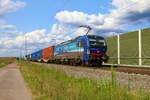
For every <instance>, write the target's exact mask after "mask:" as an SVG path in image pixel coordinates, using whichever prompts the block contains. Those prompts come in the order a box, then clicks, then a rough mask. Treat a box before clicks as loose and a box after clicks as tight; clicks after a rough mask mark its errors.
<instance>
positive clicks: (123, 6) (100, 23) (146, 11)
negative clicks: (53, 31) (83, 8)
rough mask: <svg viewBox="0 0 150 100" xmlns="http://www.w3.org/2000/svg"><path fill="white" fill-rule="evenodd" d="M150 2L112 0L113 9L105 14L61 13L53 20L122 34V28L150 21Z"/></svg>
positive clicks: (147, 0) (145, 0) (149, 0)
mask: <svg viewBox="0 0 150 100" xmlns="http://www.w3.org/2000/svg"><path fill="white" fill-rule="evenodd" d="M149 5H150V0H112V6H114V9H112V10H110V12H109V13H107V14H98V15H96V14H95V15H94V14H92V15H90V14H87V13H84V12H79V11H66V10H65V11H61V12H58V13H57V14H56V16H55V18H56V19H57V20H58V21H59V22H60V23H65V24H68V25H76V26H80V25H89V26H91V27H92V28H93V29H94V30H96V31H99V32H101V33H103V32H122V31H124V26H125V25H129V24H135V23H138V22H140V23H141V22H144V21H145V20H146V21H148V20H149V19H150V6H149Z"/></svg>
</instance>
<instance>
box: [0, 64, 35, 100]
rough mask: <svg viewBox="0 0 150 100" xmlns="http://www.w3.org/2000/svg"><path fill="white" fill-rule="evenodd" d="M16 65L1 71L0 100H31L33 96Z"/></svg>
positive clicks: (8, 66)
mask: <svg viewBox="0 0 150 100" xmlns="http://www.w3.org/2000/svg"><path fill="white" fill-rule="evenodd" d="M18 68H19V66H17V65H16V64H15V63H12V64H9V65H7V66H6V67H4V68H1V69H0V100H31V99H32V98H31V94H30V92H29V91H28V89H27V87H26V84H25V82H24V80H23V78H22V76H21V73H20V71H19V69H18Z"/></svg>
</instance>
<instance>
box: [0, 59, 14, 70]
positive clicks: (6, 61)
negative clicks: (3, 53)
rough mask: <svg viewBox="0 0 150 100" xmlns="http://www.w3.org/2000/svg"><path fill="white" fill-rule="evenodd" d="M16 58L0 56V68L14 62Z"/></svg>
mask: <svg viewBox="0 0 150 100" xmlns="http://www.w3.org/2000/svg"><path fill="white" fill-rule="evenodd" d="M14 61H15V59H14V58H0V68H1V67H4V66H5V65H8V64H10V63H12V62H14Z"/></svg>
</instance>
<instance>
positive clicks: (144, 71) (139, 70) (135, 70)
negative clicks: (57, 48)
mask: <svg viewBox="0 0 150 100" xmlns="http://www.w3.org/2000/svg"><path fill="white" fill-rule="evenodd" d="M58 65H61V64H58ZM65 66H68V67H69V66H71V67H79V68H80V67H82V68H90V69H102V70H107V71H111V66H112V65H102V66H100V67H95V66H92V67H91V66H90V67H89V66H72V65H65ZM114 70H115V71H116V72H124V73H130V74H141V75H149V76H150V67H136V66H132V67H129V66H117V65H115V66H114Z"/></svg>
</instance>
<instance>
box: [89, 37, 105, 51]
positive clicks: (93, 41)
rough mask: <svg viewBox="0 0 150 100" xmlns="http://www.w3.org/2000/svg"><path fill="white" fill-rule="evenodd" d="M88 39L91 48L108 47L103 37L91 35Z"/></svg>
mask: <svg viewBox="0 0 150 100" xmlns="http://www.w3.org/2000/svg"><path fill="white" fill-rule="evenodd" d="M88 38H89V43H90V47H92V48H99V47H103V46H106V41H105V39H104V38H103V37H100V36H94V35H91V36H88Z"/></svg>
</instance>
